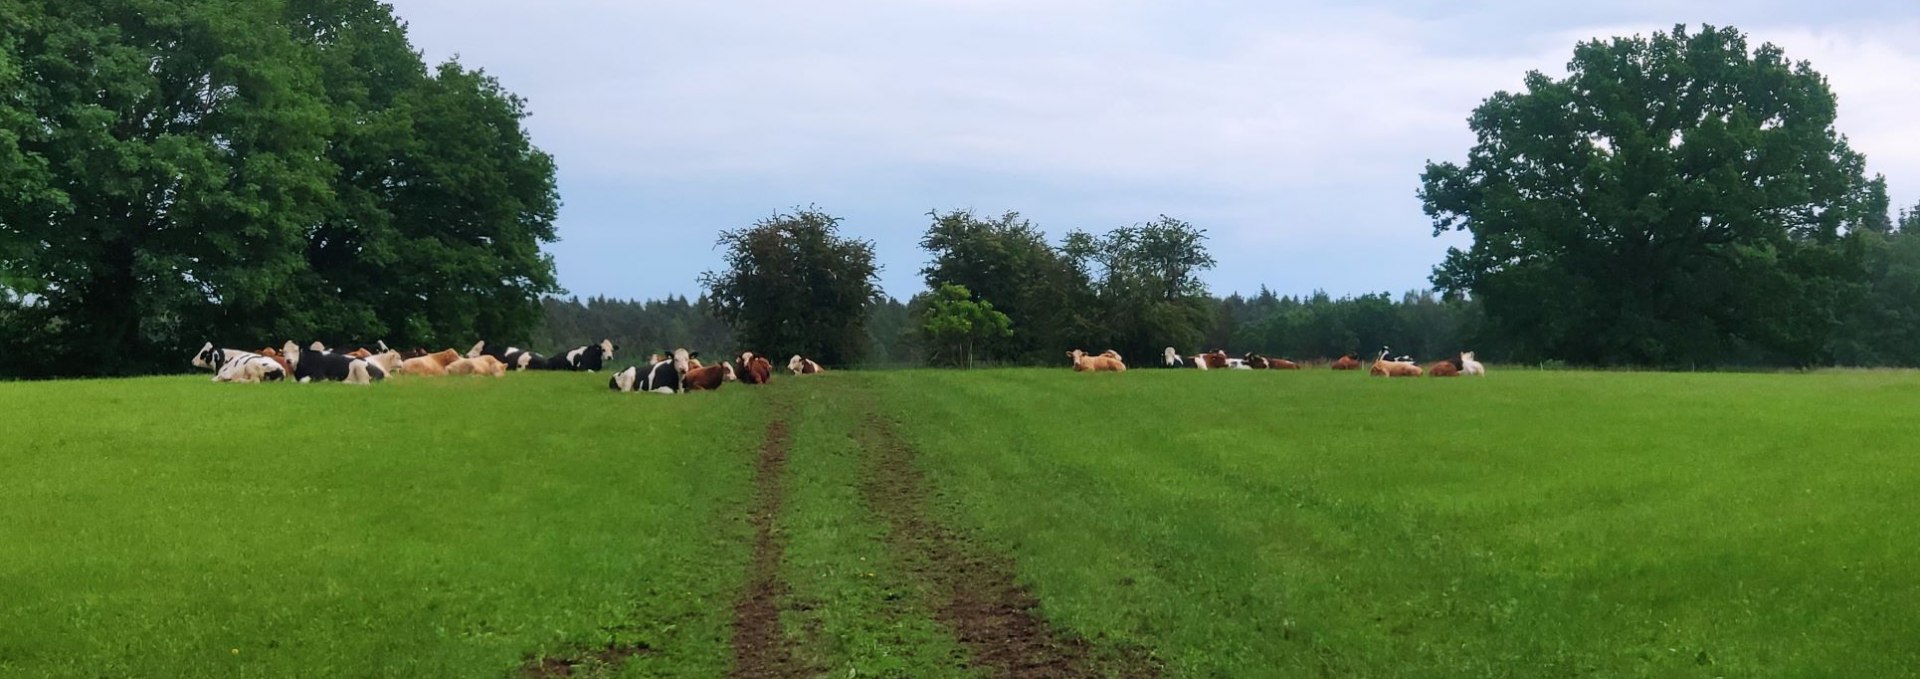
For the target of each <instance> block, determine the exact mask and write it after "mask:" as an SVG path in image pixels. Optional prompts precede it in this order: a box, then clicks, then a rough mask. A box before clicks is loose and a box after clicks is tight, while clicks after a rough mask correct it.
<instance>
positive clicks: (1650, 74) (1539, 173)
mask: <svg viewBox="0 0 1920 679" xmlns="http://www.w3.org/2000/svg"><path fill="white" fill-rule="evenodd" d="M1567 70H1568V75H1567V77H1565V78H1559V79H1555V78H1550V77H1548V76H1546V75H1544V74H1541V73H1539V72H1530V73H1528V74H1527V76H1526V87H1525V89H1524V91H1521V92H1504V91H1503V92H1498V93H1495V94H1494V95H1493V96H1492V97H1490V98H1488V99H1487V100H1486V101H1485V102H1484V103H1483V104H1481V105H1480V106H1479V107H1478V108H1477V109H1475V110H1474V112H1473V115H1472V117H1471V119H1470V123H1469V124H1470V126H1471V127H1472V129H1473V131H1474V134H1475V135H1476V137H1477V139H1478V141H1477V143H1476V144H1475V145H1474V146H1473V148H1472V150H1471V151H1469V152H1468V155H1467V160H1466V163H1465V164H1464V165H1458V164H1454V163H1451V162H1446V163H1429V164H1428V165H1427V167H1426V170H1425V172H1424V173H1423V174H1422V176H1421V188H1420V190H1419V196H1420V198H1421V200H1422V201H1423V203H1424V206H1425V210H1426V213H1427V214H1428V215H1429V216H1430V217H1431V218H1432V219H1433V226H1434V234H1435V235H1436V236H1438V235H1440V234H1441V233H1443V232H1446V231H1449V230H1459V231H1465V232H1467V233H1470V234H1472V236H1473V244H1472V246H1471V247H1470V248H1468V249H1465V250H1461V249H1458V248H1453V249H1450V250H1449V251H1448V253H1447V256H1446V259H1445V261H1444V262H1442V263H1441V264H1440V265H1439V266H1438V267H1436V268H1435V270H1434V273H1433V282H1434V283H1435V284H1436V285H1437V286H1439V287H1440V288H1441V289H1442V290H1445V291H1449V292H1455V293H1459V292H1465V293H1470V294H1471V295H1472V296H1473V297H1474V298H1475V299H1476V300H1478V302H1479V303H1480V304H1481V307H1482V309H1483V310H1484V312H1485V314H1486V323H1487V324H1488V326H1487V329H1486V330H1487V332H1490V333H1494V334H1498V335H1500V336H1502V337H1503V339H1504V340H1506V342H1507V343H1508V345H1509V346H1510V347H1512V348H1513V351H1514V353H1515V354H1516V357H1519V358H1536V359H1538V358H1556V359H1562V360H1567V361H1572V362H1576V363H1583V364H1644V365H1665V366H1684V365H1703V364H1714V363H1722V362H1728V361H1741V362H1787V363H1799V364H1805V363H1811V362H1814V361H1818V360H1821V359H1822V358H1823V354H1824V353H1825V352H1826V351H1827V347H1828V346H1829V345H1828V342H1827V340H1828V339H1829V337H1830V335H1831V334H1832V333H1833V331H1834V329H1835V328H1836V327H1837V326H1838V324H1839V322H1840V320H1839V319H1841V318H1842V317H1844V316H1845V314H1846V312H1847V309H1848V308H1849V307H1850V305H1852V304H1853V303H1854V300H1855V299H1856V298H1857V297H1858V294H1859V291H1860V285H1859V278H1860V265H1859V262H1858V247H1857V244H1855V243H1852V242H1850V240H1849V239H1848V238H1847V234H1848V233H1849V232H1850V231H1854V230H1857V229H1862V228H1865V229H1871V228H1872V226H1873V225H1872V222H1873V221H1874V220H1873V219H1872V218H1871V213H1872V210H1871V209H1870V208H1869V207H1868V204H1869V203H1871V202H1872V200H1871V197H1870V195H1869V194H1871V192H1872V191H1871V187H1872V182H1870V181H1868V179H1867V178H1866V177H1865V176H1864V171H1863V165H1864V162H1863V159H1862V157H1861V156H1860V154H1858V153H1855V152H1854V151H1853V150H1852V149H1851V148H1849V147H1848V145H1847V140H1846V139H1845V138H1844V137H1843V136H1841V135H1840V134H1839V133H1838V132H1837V131H1835V129H1834V125H1833V122H1834V113H1835V101H1834V96H1833V93H1832V92H1831V91H1830V90H1829V89H1828V87H1827V83H1826V80H1825V79H1824V78H1823V77H1822V76H1821V75H1820V74H1819V73H1816V72H1814V70H1813V69H1812V68H1811V67H1810V66H1809V65H1808V64H1806V63H1805V62H1800V63H1794V62H1790V61H1789V60H1788V59H1787V57H1786V55H1785V54H1784V53H1783V52H1782V51H1781V50H1780V49H1779V48H1777V47H1775V46H1773V45H1762V46H1760V47H1759V48H1757V49H1750V48H1749V47H1748V44H1747V41H1746V38H1745V37H1744V36H1742V35H1741V34H1740V33H1739V32H1738V31H1736V30H1734V29H1731V28H1715V27H1712V26H1707V27H1704V28H1702V29H1701V30H1700V31H1698V32H1689V31H1688V30H1687V28H1686V27H1685V26H1678V27H1675V28H1674V29H1673V31H1672V32H1658V33H1655V34H1654V35H1653V36H1652V37H1650V38H1649V37H1639V36H1636V37H1630V38H1614V39H1611V40H1595V41H1590V42H1584V43H1581V44H1580V45H1579V46H1578V47H1576V48H1575V50H1574V55H1573V59H1572V61H1571V62H1570V63H1569V64H1568V68H1567ZM1884 214H1885V208H1884V204H1883V205H1882V207H1881V215H1882V218H1883V219H1884Z"/></svg>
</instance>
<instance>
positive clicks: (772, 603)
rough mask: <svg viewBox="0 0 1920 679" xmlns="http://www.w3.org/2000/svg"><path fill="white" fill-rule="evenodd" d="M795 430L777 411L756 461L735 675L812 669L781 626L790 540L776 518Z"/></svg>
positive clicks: (737, 605) (737, 608)
mask: <svg viewBox="0 0 1920 679" xmlns="http://www.w3.org/2000/svg"><path fill="white" fill-rule="evenodd" d="M775 407H776V408H778V406H775ZM792 445H793V434H792V433H791V432H790V431H788V429H787V421H786V419H785V418H784V417H783V415H782V414H779V413H776V414H775V415H774V419H773V421H771V422H769V423H767V436H766V441H765V442H763V443H761V444H760V459H759V461H758V462H756V463H755V466H754V479H753V485H754V499H753V509H752V513H751V520H752V523H753V559H752V561H750V562H749V565H748V566H747V588H746V590H744V591H742V592H741V593H740V598H739V599H737V600H735V601H734V604H733V671H732V672H731V673H730V674H729V676H733V677H755V678H758V677H774V678H776V679H784V678H786V677H807V676H811V675H812V674H813V672H812V671H811V670H810V668H808V667H807V666H806V664H805V663H803V662H802V661H801V660H800V659H799V656H798V655H796V654H795V653H794V647H793V643H792V642H791V641H790V640H788V639H787V637H786V635H785V634H783V633H781V631H780V605H781V601H782V600H783V599H785V598H786V596H787V592H788V587H787V583H786V582H785V581H783V580H781V579H780V562H781V561H782V557H783V556H784V555H785V554H786V543H785V541H784V540H781V539H780V536H779V535H777V534H775V533H774V529H773V524H774V520H775V519H776V518H777V517H778V516H779V515H780V506H781V504H782V500H784V499H785V495H786V482H785V477H786V471H787V451H788V449H789V448H791V447H792Z"/></svg>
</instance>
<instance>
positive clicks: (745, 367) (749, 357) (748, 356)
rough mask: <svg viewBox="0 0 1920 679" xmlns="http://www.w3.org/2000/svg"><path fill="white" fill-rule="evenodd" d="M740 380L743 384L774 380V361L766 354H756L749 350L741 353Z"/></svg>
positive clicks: (763, 382)
mask: <svg viewBox="0 0 1920 679" xmlns="http://www.w3.org/2000/svg"><path fill="white" fill-rule="evenodd" d="M738 370H739V371H740V382H741V383H742V384H766V383H768V382H771V381H773V361H769V360H767V357H765V356H755V355H754V354H753V352H751V351H747V352H742V353H741V354H740V366H739V368H738Z"/></svg>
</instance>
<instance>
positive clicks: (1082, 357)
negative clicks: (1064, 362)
mask: <svg viewBox="0 0 1920 679" xmlns="http://www.w3.org/2000/svg"><path fill="white" fill-rule="evenodd" d="M1067 358H1070V359H1073V371H1074V372H1077V373H1084V372H1116V373H1123V372H1126V371H1127V364H1125V363H1122V362H1121V361H1120V359H1117V358H1113V357H1110V356H1088V355H1087V352H1084V351H1081V350H1079V349H1074V350H1073V351H1069V352H1067Z"/></svg>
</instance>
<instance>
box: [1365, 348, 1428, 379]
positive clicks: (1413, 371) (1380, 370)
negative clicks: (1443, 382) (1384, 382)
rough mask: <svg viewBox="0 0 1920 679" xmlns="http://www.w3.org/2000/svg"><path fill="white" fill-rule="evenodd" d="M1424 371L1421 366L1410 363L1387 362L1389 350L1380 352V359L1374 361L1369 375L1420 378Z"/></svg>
mask: <svg viewBox="0 0 1920 679" xmlns="http://www.w3.org/2000/svg"><path fill="white" fill-rule="evenodd" d="M1422 372H1423V371H1422V370H1420V366H1417V365H1414V364H1413V363H1412V362H1409V361H1389V360H1387V350H1386V349H1384V348H1382V349H1381V350H1380V357H1379V358H1376V359H1373V369H1371V370H1368V371H1367V374H1369V375H1372V376H1374V377H1419V376H1420V375H1421V373H1422Z"/></svg>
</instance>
